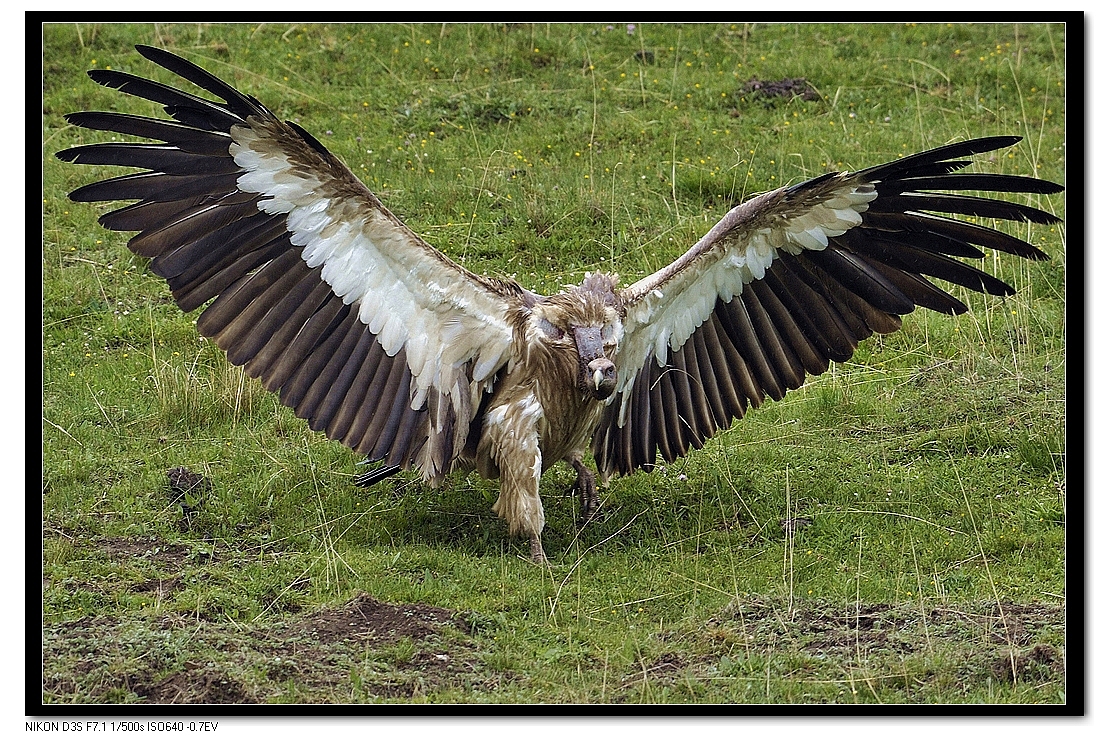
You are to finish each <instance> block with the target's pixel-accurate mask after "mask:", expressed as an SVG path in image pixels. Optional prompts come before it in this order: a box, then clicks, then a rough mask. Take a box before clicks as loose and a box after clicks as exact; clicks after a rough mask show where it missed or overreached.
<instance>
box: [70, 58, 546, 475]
mask: <svg viewBox="0 0 1109 738" xmlns="http://www.w3.org/2000/svg"><path fill="white" fill-rule="evenodd" d="M138 50H139V52H140V53H141V54H142V55H143V56H145V57H146V58H147V59H149V60H151V61H153V62H155V63H157V64H159V65H161V66H163V67H165V68H166V69H169V70H170V71H172V72H174V73H175V74H178V75H180V76H181V77H183V78H184V79H186V80H188V81H190V82H192V83H194V84H196V85H197V86H198V87H200V88H202V89H203V90H206V91H207V92H209V93H211V94H213V95H215V96H216V97H218V98H219V99H220V100H221V101H222V102H214V101H211V100H208V99H204V98H201V97H198V96H194V95H192V94H189V93H187V92H183V91H180V90H177V89H175V88H173V87H169V86H166V85H162V84H160V83H157V82H153V81H149V80H145V79H142V78H140V77H135V76H133V75H130V74H126V73H123V72H118V71H111V70H93V71H91V72H89V76H91V77H92V79H93V80H95V81H96V82H98V83H100V84H102V85H105V86H107V87H112V88H116V89H119V90H120V91H122V92H125V93H128V94H131V95H136V96H138V97H142V98H145V99H147V100H152V101H154V102H156V103H159V104H161V105H164V109H165V111H166V113H168V114H169V115H170V116H171V117H172V118H173V120H162V119H153V118H144V117H138V116H133V115H125V114H119V113H98V112H84V113H75V114H73V115H70V116H68V117H67V120H68V121H69V122H70V123H72V124H73V125H76V126H80V127H83V128H89V129H94V130H103V131H112V132H115V133H119V134H125V135H130V136H138V137H142V138H147V139H154V140H157V141H161V142H164V143H100V144H93V145H89V146H79V147H76V148H72V149H68V150H66V151H62V152H60V153H59V154H58V157H59V158H61V159H63V160H65V161H71V162H76V163H79V164H109V165H123V166H130V167H138V168H141V169H143V170H146V171H143V172H140V173H136V174H128V175H124V176H121V177H115V178H113V179H107V180H104V181H101V182H96V183H93V184H90V185H86V186H84V187H81V188H79V189H77V190H75V191H74V192H73V193H71V194H70V197H71V199H73V200H75V201H78V202H98V201H110V200H138V202H137V203H134V204H131V205H128V206H126V207H124V208H122V209H119V210H115V211H113V212H109V213H107V214H106V215H104V216H103V217H101V219H100V222H101V223H102V224H103V225H104V227H106V228H109V229H111V230H119V231H140V233H138V234H137V235H136V236H134V237H133V238H132V239H131V240H130V242H129V243H128V246H129V247H130V249H131V250H132V251H134V252H135V253H136V254H139V255H142V256H146V257H150V259H151V262H150V269H151V270H152V271H153V272H154V273H155V274H158V275H159V276H161V277H164V278H165V279H166V281H167V282H168V283H169V286H170V288H171V289H172V291H173V296H174V298H175V299H176V300H177V303H178V305H180V306H181V308H182V309H183V310H186V311H190V310H195V309H196V308H199V307H201V306H203V305H205V304H206V303H208V302H209V301H210V300H213V298H214V301H213V302H211V304H210V305H208V307H207V308H206V309H205V310H204V312H203V313H202V314H201V316H200V318H199V319H198V321H197V326H198V328H199V329H200V332H201V333H202V334H204V335H205V336H209V337H211V338H212V339H213V340H214V341H215V343H216V344H217V345H218V346H220V348H222V349H223V350H225V351H226V352H227V355H228V358H229V359H230V360H231V362H232V363H234V364H240V365H243V366H245V369H246V371H247V373H249V374H250V375H251V376H253V377H258V378H260V379H261V380H262V382H263V383H264V385H265V386H266V388H267V389H269V390H271V391H276V392H279V393H280V397H281V401H282V402H283V403H284V404H286V405H288V406H289V407H291V408H293V409H294V410H295V411H296V414H297V415H298V416H300V417H302V418H306V419H308V421H309V424H310V426H311V427H312V428H313V429H315V430H321V431H324V432H325V433H326V434H327V436H328V437H330V438H332V439H335V440H338V441H341V442H342V443H344V444H345V445H347V446H349V447H350V448H353V449H355V450H358V451H360V452H363V453H366V454H367V455H369V457H370V459H371V460H385V461H386V462H387V463H388V464H392V465H400V466H404V467H408V466H411V465H413V464H415V465H417V466H419V467H420V468H421V469H422V470H423V471H424V474H425V476H426V477H427V478H429V479H430V478H434V477H437V476H439V475H441V474H442V473H445V472H446V471H449V465H450V462H451V460H452V459H453V458H454V457H455V456H456V455H457V452H460V451H461V450H462V448H463V447H464V445H465V441H466V436H467V434H468V432H469V426H470V421H471V420H472V419H473V417H474V415H475V414H476V409H477V407H478V405H479V402H480V399H481V394H482V392H484V391H487V390H489V389H491V387H492V384H493V382H494V381H495V379H496V377H497V373H498V371H499V370H500V369H501V368H502V367H504V366H505V365H506V364H507V362H508V361H509V359H510V344H511V340H512V330H511V327H510V326H509V324H508V322H507V320H506V310H507V309H508V308H509V306H510V305H511V304H512V303H513V301H514V300H519V299H521V298H523V297H524V296H525V294H524V292H523V290H522V289H521V288H520V287H519V286H517V285H516V284H515V283H511V282H505V281H499V280H490V279H485V278H482V277H479V276H477V275H474V274H472V273H470V272H469V271H467V270H466V269H464V268H462V267H461V266H459V265H458V264H456V263H454V262H453V261H451V260H449V259H448V258H447V257H446V256H444V255H443V254H441V253H440V252H438V251H436V250H435V249H434V248H432V247H431V246H430V245H428V244H427V243H426V242H424V241H423V240H421V239H420V238H419V237H418V236H416V234H415V233H413V232H412V231H411V230H409V229H408V228H407V227H406V226H405V225H404V224H403V223H402V222H401V221H400V220H398V219H397V218H396V217H395V216H394V215H393V214H392V213H390V212H389V211H388V210H387V209H386V208H385V206H384V205H382V203H381V201H380V200H379V199H378V198H377V197H375V196H374V194H373V193H372V192H370V190H368V189H367V188H366V187H365V186H364V185H363V184H362V183H361V182H360V181H359V180H358V179H357V178H356V177H355V176H354V175H353V174H352V173H351V172H350V170H348V169H347V168H346V167H345V166H344V165H343V164H342V163H341V162H340V161H339V160H338V159H336V158H335V157H334V156H333V155H332V154H331V153H329V152H328V151H327V149H325V148H324V147H323V145H322V144H320V143H319V142H318V141H317V140H316V139H315V138H313V137H312V136H311V135H309V134H308V133H307V132H306V131H304V130H303V129H301V128H300V127H299V126H297V125H296V124H294V123H288V122H282V121H280V120H278V119H277V118H276V117H275V116H274V115H273V113H271V112H270V111H269V110H268V109H266V108H265V107H264V106H263V105H262V104H261V103H259V102H258V101H257V100H256V99H254V98H253V97H249V96H246V95H243V94H241V93H239V92H237V91H236V90H234V89H233V88H231V87H230V86H228V85H227V84H225V83H224V82H222V81H220V80H219V79H218V78H216V77H214V76H213V75H211V74H209V73H208V72H206V71H205V70H203V69H201V68H200V67H198V66H196V65H195V64H192V63H191V62H188V61H186V60H184V59H182V58H180V57H178V56H175V55H173V54H170V53H168V52H166V51H162V50H160V49H155V48H151V47H144V46H140V47H138Z"/></svg>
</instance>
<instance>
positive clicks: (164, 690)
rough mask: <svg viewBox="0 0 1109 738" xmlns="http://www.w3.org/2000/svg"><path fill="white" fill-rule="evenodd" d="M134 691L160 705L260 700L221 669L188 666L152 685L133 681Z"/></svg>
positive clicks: (147, 682)
mask: <svg viewBox="0 0 1109 738" xmlns="http://www.w3.org/2000/svg"><path fill="white" fill-rule="evenodd" d="M131 681H133V682H134V684H133V686H131V691H133V692H134V693H135V694H137V695H139V696H140V697H143V698H145V699H146V701H147V702H155V703H158V704H161V705H165V704H168V705H184V704H188V705H231V704H248V703H253V702H257V701H258V700H257V699H256V698H255V697H254V696H253V695H251V694H249V693H248V692H247V690H246V688H245V687H244V686H243V685H242V684H241V683H240V682H239V681H238V680H236V679H234V678H233V677H230V676H228V675H227V674H224V673H222V672H220V671H218V670H215V669H209V668H197V667H196V666H195V665H191V664H190V665H187V668H186V669H185V670H183V671H178V672H174V673H172V674H170V675H168V676H166V677H163V678H161V679H158V680H156V681H153V682H150V681H148V680H147V679H143V678H132V680H131Z"/></svg>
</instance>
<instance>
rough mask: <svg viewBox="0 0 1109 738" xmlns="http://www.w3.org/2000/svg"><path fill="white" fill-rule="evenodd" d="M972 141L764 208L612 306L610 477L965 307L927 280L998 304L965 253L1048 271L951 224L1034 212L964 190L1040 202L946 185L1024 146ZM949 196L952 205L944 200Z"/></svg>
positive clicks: (803, 188) (1038, 255) (1020, 180)
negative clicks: (980, 158)
mask: <svg viewBox="0 0 1109 738" xmlns="http://www.w3.org/2000/svg"><path fill="white" fill-rule="evenodd" d="M1019 140H1020V139H1019V138H1015V137H995V138H982V139H975V140H971V141H964V142H961V143H956V144H951V145H948V146H943V147H940V148H937V149H933V150H931V151H925V152H922V153H920V154H915V155H912V156H908V157H905V158H903V159H898V160H897V161H893V162H890V163H888V164H883V165H880V166H876V167H872V168H870V169H865V170H862V171H859V172H850V173H830V174H826V175H823V176H820V177H817V178H815V179H811V180H809V181H807V182H801V183H799V184H796V185H792V186H790V187H783V188H780V189H778V190H774V191H773V192H768V193H766V194H763V195H759V196H758V197H755V198H753V199H751V200H748V201H747V202H744V203H743V204H741V205H739V206H738V207H736V208H734V209H733V210H732V211H731V212H729V213H728V214H727V215H725V216H724V217H723V218H722V219H721V220H720V222H719V223H717V224H716V225H715V226H714V227H713V228H712V229H711V230H710V231H709V233H708V234H706V235H705V237H704V238H702V239H701V240H700V241H699V242H698V243H697V244H695V245H694V246H693V247H692V248H690V249H689V250H688V251H687V252H686V253H685V254H683V255H682V256H680V257H679V258H678V259H677V260H676V261H674V262H673V263H672V264H670V265H669V266H667V267H665V268H663V269H661V270H659V271H658V272H656V273H654V274H652V275H649V276H647V277H645V278H643V279H641V280H639V281H638V282H636V283H635V284H632V285H630V286H629V287H627V288H625V289H624V290H621V292H620V295H619V296H620V300H621V302H622V303H623V305H624V307H625V311H626V316H625V320H624V337H623V340H622V343H621V346H620V348H619V351H618V353H617V357H616V359H615V361H616V364H617V376H618V377H619V379H618V382H617V387H616V394H615V396H614V400H613V401H612V402H611V404H610V405H609V406H608V407H607V408H606V410H605V415H604V416H603V418H602V420H601V425H600V427H599V429H598V431H597V433H596V435H595V437H594V445H593V453H594V455H595V456H596V458H597V463H598V466H599V467H600V469H601V471H602V473H603V474H605V475H611V474H615V473H620V474H627V473H630V472H631V471H634V470H635V469H637V468H642V469H648V470H649V469H651V468H652V467H653V466H654V464H655V461H656V458H657V455H658V454H659V453H661V454H662V456H663V458H664V459H666V460H667V461H673V460H674V459H675V458H677V457H679V456H682V455H684V454H685V453H686V452H687V451H688V450H689V449H690V448H691V447H693V448H699V447H700V446H701V445H702V444H703V443H704V441H705V440H706V439H707V438H709V437H710V436H712V435H713V434H714V433H716V432H718V431H720V430H723V429H726V428H728V427H729V426H730V425H731V422H732V421H733V420H734V419H735V418H738V417H742V416H743V414H744V412H745V410H746V408H747V407H748V406H749V405H758V404H759V403H761V402H762V401H763V399H764V398H765V397H767V396H769V397H771V398H774V399H780V398H781V397H782V396H783V395H784V394H785V392H786V391H788V390H791V389H796V388H797V387H800V386H801V384H802V383H803V382H804V381H805V377H806V375H817V374H821V373H822V372H824V371H825V370H826V369H827V368H828V365H829V361H846V360H847V359H849V358H850V357H851V355H852V354H853V353H854V351H855V348H856V347H857V346H858V343H859V341H861V340H862V339H864V338H866V337H867V336H869V335H871V334H872V333H889V332H891V331H894V330H897V329H898V328H900V326H901V318H900V316H901V315H904V314H906V313H909V312H912V311H913V310H914V309H915V308H916V307H917V306H918V305H919V306H921V307H926V308H929V309H932V310H936V311H939V312H944V313H961V312H964V311H965V310H966V306H965V305H963V303H962V302H960V301H959V300H957V299H955V298H954V297H953V296H951V295H950V294H948V293H947V292H945V291H944V290H942V289H940V288H939V287H937V286H935V285H934V284H932V282H931V281H929V279H927V277H928V276H931V277H937V278H939V279H942V280H945V281H947V282H951V283H954V284H958V285H961V286H964V287H967V288H969V289H972V290H977V291H979V292H987V293H989V294H993V295H1008V294H1012V293H1013V290H1012V288H1011V287H1009V285H1007V284H1005V283H1004V282H1002V281H1001V280H999V279H997V278H996V277H993V276H991V275H989V274H986V273H985V272H983V271H981V270H980V269H976V268H974V267H972V266H970V265H969V264H966V263H965V262H962V261H960V260H959V259H958V258H954V257H966V258H978V259H980V258H982V257H983V252H982V251H980V250H979V249H978V248H976V246H982V247H986V248H992V249H996V250H998V251H1001V252H1007V253H1011V254H1015V255H1017V256H1021V257H1024V258H1031V259H1046V258H1047V256H1046V254H1044V253H1043V252H1042V251H1040V250H1039V249H1037V248H1035V247H1034V246H1032V245H1030V244H1028V243H1025V242H1024V241H1022V240H1020V239H1018V238H1015V237H1013V236H1010V235H1008V234H1006V233H1003V232H1001V231H997V230H993V229H991V228H986V227H984V226H981V225H977V224H975V223H970V222H967V221H966V220H957V219H954V218H948V217H944V216H942V215H935V214H934V213H950V214H956V215H964V216H965V215H973V216H981V217H988V218H1001V219H1005V220H1017V221H1029V222H1033V223H1055V222H1058V221H1059V219H1058V218H1057V217H1055V216H1054V215H1052V214H1050V213H1046V212H1044V211H1042V210H1039V209H1037V208H1034V207H1031V206H1028V205H1024V204H1020V203H1015V202H1007V201H1003V200H995V199H992V198H986V197H979V196H971V195H966V194H962V193H959V192H958V191H959V190H979V191H992V192H1011V193H1035V194H1051V193H1055V192H1059V191H1060V190H1061V189H1062V187H1060V186H1059V185H1056V184H1054V183H1051V182H1046V181H1043V180H1039V179H1034V178H1031V177H1018V176H1012V175H1003V174H989V173H981V174H974V173H956V172H957V170H959V169H962V168H964V167H966V166H967V165H968V164H970V162H969V161H965V160H960V159H959V158H960V157H965V156H969V155H971V154H977V153H982V152H986V151H993V150H995V149H998V148H1001V147H1003V146H1008V145H1012V144H1014V143H1016V142H1017V141H1019ZM944 191H955V192H944Z"/></svg>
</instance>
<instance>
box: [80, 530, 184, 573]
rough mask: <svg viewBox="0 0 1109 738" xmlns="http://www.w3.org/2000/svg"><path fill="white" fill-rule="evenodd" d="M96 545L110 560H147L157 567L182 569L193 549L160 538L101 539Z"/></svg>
mask: <svg viewBox="0 0 1109 738" xmlns="http://www.w3.org/2000/svg"><path fill="white" fill-rule="evenodd" d="M97 545H98V546H99V547H100V548H101V549H103V550H104V551H105V552H106V553H107V554H108V555H109V556H111V557H112V558H119V559H123V558H129V559H147V560H149V561H152V562H153V563H155V564H158V565H159V566H170V567H183V566H184V565H185V563H186V562H188V561H189V560H190V558H191V557H193V549H192V548H191V547H190V546H185V545H182V544H179V543H167V542H165V541H163V540H162V539H161V538H158V537H156V536H151V537H149V538H102V539H100V540H99V541H97Z"/></svg>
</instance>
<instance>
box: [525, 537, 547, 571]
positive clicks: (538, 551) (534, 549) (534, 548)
mask: <svg viewBox="0 0 1109 738" xmlns="http://www.w3.org/2000/svg"><path fill="white" fill-rule="evenodd" d="M528 543H530V544H531V563H533V564H541V565H544V566H545V565H546V564H547V554H546V553H545V552H544V551H543V542H542V541H541V540H539V534H538V533H534V532H533V533H529V534H528Z"/></svg>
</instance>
